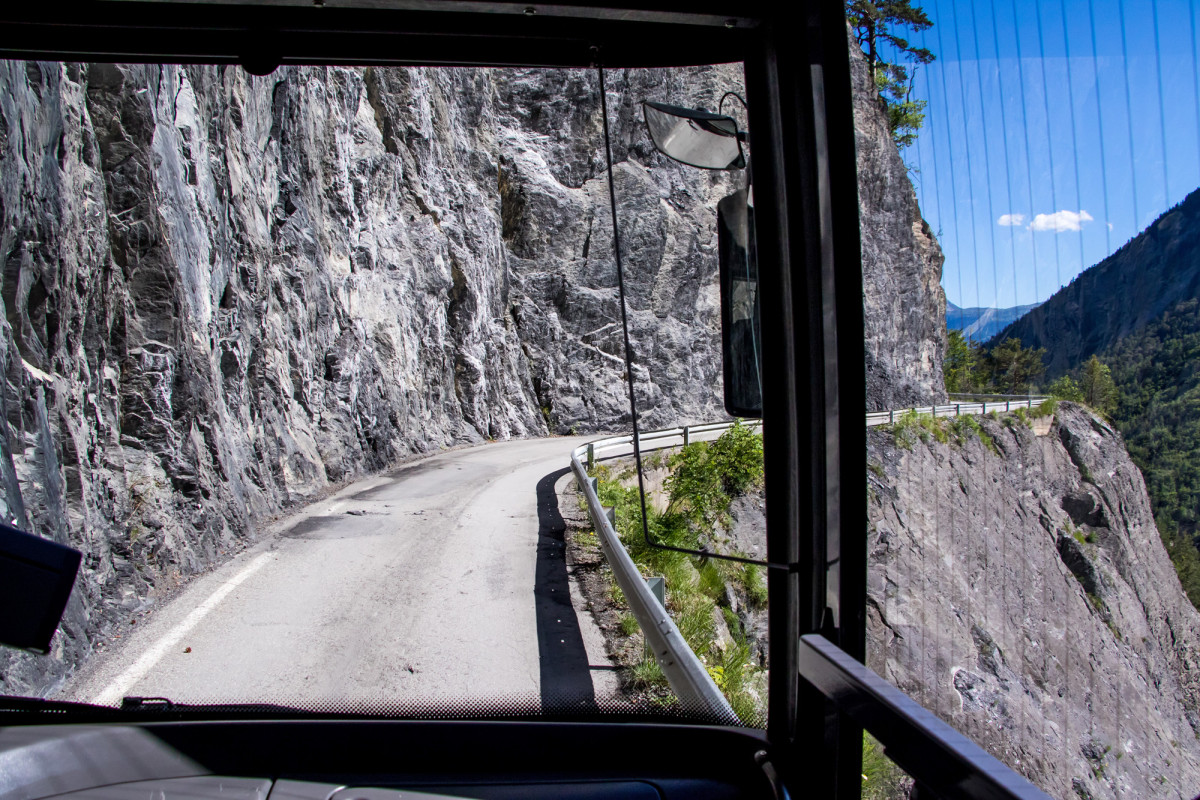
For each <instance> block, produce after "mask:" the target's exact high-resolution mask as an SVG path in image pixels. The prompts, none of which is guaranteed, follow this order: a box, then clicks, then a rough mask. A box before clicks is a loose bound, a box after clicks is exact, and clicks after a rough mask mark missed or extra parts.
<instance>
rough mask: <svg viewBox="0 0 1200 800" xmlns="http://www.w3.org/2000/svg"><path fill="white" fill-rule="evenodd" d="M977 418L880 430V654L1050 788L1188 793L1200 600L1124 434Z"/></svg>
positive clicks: (874, 536) (1198, 763)
mask: <svg viewBox="0 0 1200 800" xmlns="http://www.w3.org/2000/svg"><path fill="white" fill-rule="evenodd" d="M981 422H982V429H983V431H984V434H985V436H986V437H987V439H988V440H990V441H991V442H992V446H993V447H994V451H993V450H992V449H991V448H989V447H988V446H987V445H985V440H984V439H982V438H981V437H980V436H979V435H977V434H976V433H974V432H972V431H970V430H969V429H964V436H963V440H962V442H961V443H959V442H956V441H955V440H954V438H953V435H951V437H950V438H949V440H948V441H947V442H945V443H938V442H937V440H936V439H934V438H932V437H928V438H927V440H926V441H922V440H921V439H920V438H919V436H917V433H918V431H917V430H916V429H909V431H908V432H907V433H906V432H905V431H903V430H900V431H899V432H897V433H892V432H888V431H884V430H872V431H871V432H870V435H869V452H870V460H871V474H870V478H869V480H870V497H871V500H870V506H869V518H870V534H869V546H870V559H871V566H870V572H869V584H870V588H869V593H868V609H869V611H868V614H869V616H868V619H869V631H868V642H869V647H868V649H869V656H868V662H869V664H870V666H871V667H872V668H873V669H875V670H876V671H877V672H879V673H880V674H881V675H884V676H885V677H886V678H887V679H888V680H890V681H891V682H893V683H895V684H896V685H897V686H899V687H900V688H901V689H903V690H904V691H906V692H908V693H909V694H910V695H911V696H913V697H914V698H915V699H917V700H918V701H919V702H921V703H922V704H923V705H925V706H926V707H927V708H929V709H931V710H932V711H934V712H935V713H937V714H938V715H939V716H941V717H942V718H943V719H945V720H946V721H948V722H949V723H950V724H952V725H953V726H954V727H956V728H957V729H958V730H960V731H962V732H964V733H966V734H967V735H968V736H970V737H972V738H973V739H975V741H977V742H979V743H980V744H981V745H983V746H984V747H986V748H987V749H988V750H990V751H991V752H992V753H993V754H994V755H996V756H997V757H998V758H1000V759H1001V760H1003V761H1004V762H1005V763H1007V764H1009V765H1010V766H1012V767H1014V768H1015V769H1017V770H1019V771H1021V772H1023V773H1024V774H1025V775H1026V776H1027V777H1029V778H1030V779H1032V780H1033V781H1034V782H1035V783H1037V784H1038V785H1039V786H1041V787H1042V788H1043V789H1045V790H1046V791H1047V792H1049V793H1050V794H1051V795H1052V796H1054V797H1078V798H1110V797H1111V798H1115V797H1191V796H1192V794H1193V793H1194V792H1195V790H1196V787H1197V786H1200V741H1198V740H1197V733H1198V731H1200V615H1198V614H1197V612H1196V610H1195V608H1193V607H1192V605H1191V603H1190V602H1188V600H1187V598H1186V597H1185V596H1184V594H1183V592H1182V589H1181V588H1180V585H1179V580H1178V578H1177V577H1176V575H1175V571H1174V569H1173V567H1172V565H1171V562H1170V560H1169V558H1168V557H1167V553H1166V551H1165V549H1164V548H1163V545H1162V542H1161V541H1160V539H1159V535H1158V531H1157V530H1156V528H1155V526H1154V518H1153V516H1152V515H1151V511H1150V504H1149V501H1148V499H1147V497H1146V491H1145V484H1144V482H1143V481H1142V476H1141V473H1140V472H1139V471H1138V469H1137V468H1136V467H1135V466H1134V465H1133V463H1132V462H1131V461H1130V460H1129V457H1128V454H1127V453H1126V452H1125V447H1124V444H1123V442H1122V440H1121V437H1120V435H1119V434H1118V433H1116V432H1115V431H1114V430H1113V429H1112V428H1111V427H1109V426H1108V425H1107V424H1105V423H1104V422H1102V421H1101V420H1100V419H1099V418H1097V417H1095V416H1093V415H1092V414H1091V413H1089V412H1087V411H1085V410H1084V409H1083V408H1082V407H1079V406H1075V405H1072V404H1069V403H1061V404H1059V407H1058V412H1057V415H1056V418H1055V419H1054V422H1053V424H1052V425H1049V426H1047V428H1048V433H1046V435H1043V436H1039V435H1037V434H1035V432H1034V431H1033V430H1031V429H1030V427H1028V426H1027V425H1026V424H1024V423H1023V422H1021V421H1020V420H1019V419H1018V418H1017V417H1015V416H1013V417H1010V418H1008V419H1006V420H1004V421H994V420H990V419H987V418H983V419H982V420H981ZM906 444H907V447H906Z"/></svg>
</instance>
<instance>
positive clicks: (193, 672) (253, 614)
mask: <svg viewBox="0 0 1200 800" xmlns="http://www.w3.org/2000/svg"><path fill="white" fill-rule="evenodd" d="M581 441H582V440H581V439H578V438H567V437H562V438H553V439H540V440H530V441H513V442H504V443H493V444H486V445H480V446H477V447H472V448H469V449H461V450H455V451H450V452H445V453H441V454H438V455H435V456H432V457H429V458H426V459H423V460H421V461H418V462H414V463H411V464H408V465H405V466H404V467H401V468H399V469H397V470H395V471H394V472H391V473H388V474H385V475H380V476H376V477H373V478H370V479H366V480H363V481H360V482H358V483H356V484H353V485H351V486H348V487H346V488H345V489H343V490H341V491H339V492H338V493H337V494H335V495H333V496H331V497H329V498H327V499H325V500H322V501H320V502H318V503H314V504H313V505H311V506H308V507H307V508H305V509H304V510H303V511H302V512H300V513H298V514H295V515H293V516H292V517H290V518H288V519H286V520H284V521H282V522H281V523H279V524H277V525H275V526H273V527H272V528H271V529H270V530H269V531H267V532H265V533H264V536H263V540H262V541H260V542H259V543H258V544H256V545H255V546H253V547H252V548H250V549H249V550H247V551H246V552H244V553H242V554H241V555H239V556H238V557H236V558H235V559H233V560H232V561H230V562H229V563H226V564H224V565H223V566H221V567H220V568H218V569H216V570H214V571H213V572H211V573H209V574H206V575H204V576H201V577H200V578H198V579H196V580H194V581H192V582H191V583H190V584H189V585H188V586H186V587H185V588H184V589H183V590H181V591H180V592H179V593H178V594H177V595H176V596H175V597H173V598H172V599H171V600H170V601H169V602H167V603H165V604H164V605H163V606H162V607H161V608H159V609H158V610H157V611H156V612H154V613H153V614H151V615H149V616H148V617H146V618H144V619H141V620H139V623H138V625H137V627H136V628H132V627H131V629H130V631H129V633H127V634H126V635H124V637H123V640H122V641H121V642H120V644H119V646H117V647H113V648H110V649H108V650H106V651H104V652H103V653H101V654H100V655H97V656H96V657H95V658H93V659H92V661H91V662H89V664H87V665H86V667H85V668H84V669H83V670H82V671H81V672H80V673H79V674H78V675H77V676H76V677H75V678H74V679H73V680H72V681H71V682H70V683H69V684H68V685H67V686H66V687H65V688H64V690H63V691H62V692H61V693H60V697H63V698H72V699H78V700H83V701H87V702H100V703H106V704H116V703H119V702H120V701H121V698H122V697H124V696H126V695H138V696H161V697H167V698H170V699H171V700H174V701H178V702H195V703H201V702H274V703H283V704H288V705H296V704H302V705H305V706H309V707H311V706H313V705H314V704H317V703H322V704H326V705H328V704H331V703H342V704H350V705H353V706H357V707H362V706H364V705H365V706H380V705H383V704H387V703H401V704H415V705H427V704H430V703H438V702H442V703H448V704H451V705H453V706H456V707H461V706H462V705H463V704H464V703H468V702H469V703H476V704H479V705H481V706H493V707H494V706H497V705H507V706H508V707H512V705H513V704H521V705H522V706H523V707H526V708H531V709H533V710H536V708H538V707H546V706H549V705H555V704H560V703H568V704H570V705H578V704H580V703H583V704H588V703H592V702H596V701H599V702H602V703H603V702H604V701H606V700H607V699H609V698H611V697H612V696H614V694H615V691H616V690H615V675H614V673H613V672H612V671H611V670H612V668H611V666H610V665H609V663H608V661H607V660H606V658H605V656H604V649H603V640H602V638H601V636H600V633H599V631H598V630H596V629H595V626H594V623H593V622H592V620H591V616H590V615H589V614H588V613H587V612H586V611H581V612H578V613H577V611H576V608H575V606H579V605H581V602H580V601H579V598H578V597H576V603H575V605H574V606H573V604H572V600H571V592H572V588H573V587H572V586H571V582H570V581H569V580H568V577H567V569H566V565H565V563H564V561H563V552H564V548H563V545H562V536H563V533H562V531H563V527H562V519H561V517H560V516H559V513H558V502H559V501H558V497H557V492H556V487H559V488H561V487H562V486H563V485H564V484H565V483H566V482H567V481H569V480H570V472H569V470H568V469H567V465H568V463H569V458H570V451H571V448H573V447H575V446H576V445H577V444H579V443H580V442H581Z"/></svg>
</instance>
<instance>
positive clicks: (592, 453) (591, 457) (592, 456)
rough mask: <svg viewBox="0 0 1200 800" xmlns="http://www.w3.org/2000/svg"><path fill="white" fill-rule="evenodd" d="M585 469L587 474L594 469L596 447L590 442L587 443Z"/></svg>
mask: <svg viewBox="0 0 1200 800" xmlns="http://www.w3.org/2000/svg"><path fill="white" fill-rule="evenodd" d="M587 468H588V472H591V471H592V470H593V469H595V468H596V446H595V445H593V444H592V443H591V442H588V460H587Z"/></svg>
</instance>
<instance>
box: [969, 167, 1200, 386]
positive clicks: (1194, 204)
mask: <svg viewBox="0 0 1200 800" xmlns="http://www.w3.org/2000/svg"><path fill="white" fill-rule="evenodd" d="M1198 295H1200V189H1198V190H1196V191H1193V192H1192V193H1191V194H1189V195H1188V196H1187V197H1186V198H1185V199H1184V200H1183V202H1181V203H1180V204H1179V205H1177V206H1175V207H1174V208H1172V209H1170V210H1168V211H1167V212H1166V213H1164V214H1163V215H1162V216H1160V217H1159V218H1158V219H1157V220H1155V221H1154V222H1153V223H1152V224H1151V225H1150V226H1149V227H1148V228H1146V230H1144V231H1142V232H1141V233H1140V234H1138V235H1137V236H1135V237H1134V238H1133V239H1131V240H1129V242H1127V243H1126V244H1125V245H1124V246H1123V247H1121V248H1120V249H1119V250H1117V252H1115V253H1113V254H1112V255H1111V256H1109V257H1108V258H1106V259H1104V260H1103V261H1101V262H1100V263H1099V264H1096V265H1095V266H1094V267H1091V268H1090V269H1087V270H1084V271H1083V272H1082V273H1081V274H1080V275H1078V276H1077V277H1076V278H1075V280H1073V281H1071V283H1070V284H1069V285H1068V286H1066V287H1064V288H1062V289H1060V290H1058V291H1057V292H1055V294H1054V295H1053V296H1052V297H1050V299H1048V300H1046V302H1044V303H1042V304H1041V305H1040V306H1038V307H1037V308H1035V309H1033V310H1032V311H1030V312H1029V313H1028V314H1026V315H1025V316H1023V317H1021V318H1020V319H1018V320H1016V321H1015V322H1013V323H1012V324H1011V325H1009V326H1008V327H1006V328H1004V329H1003V330H1002V331H1000V332H999V333H997V334H996V336H995V337H993V340H994V341H999V340H1002V339H1006V338H1008V337H1010V336H1012V337H1016V338H1018V339H1020V340H1021V343H1022V344H1024V345H1026V346H1033V347H1044V348H1046V380H1047V381H1049V380H1053V379H1054V378H1056V377H1057V376H1059V375H1062V374H1063V373H1064V372H1067V371H1068V370H1070V369H1073V368H1074V367H1076V366H1077V365H1079V364H1080V363H1082V362H1083V361H1085V360H1086V359H1087V358H1089V357H1090V356H1091V355H1092V354H1094V353H1102V352H1104V351H1105V350H1107V349H1109V348H1110V347H1112V346H1113V345H1114V344H1116V343H1117V342H1118V341H1120V340H1121V339H1123V338H1125V337H1126V336H1128V335H1130V334H1132V333H1135V332H1137V331H1139V330H1141V329H1142V328H1144V327H1145V326H1146V325H1148V324H1149V323H1151V322H1153V321H1154V320H1157V319H1158V318H1160V317H1161V316H1162V315H1163V313H1164V312H1166V311H1168V310H1170V309H1171V308H1174V307H1175V306H1176V305H1178V304H1179V303H1181V302H1183V301H1185V300H1190V299H1192V298H1194V297H1197V296H1198ZM948 316H949V313H947V317H948Z"/></svg>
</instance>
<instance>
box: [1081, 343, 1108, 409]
mask: <svg viewBox="0 0 1200 800" xmlns="http://www.w3.org/2000/svg"><path fill="white" fill-rule="evenodd" d="M1079 383H1080V386H1079V389H1080V391H1081V392H1083V402H1085V403H1087V404H1088V405H1089V406H1091V407H1092V408H1094V409H1096V410H1097V411H1099V412H1101V413H1104V414H1111V413H1112V412H1113V411H1114V410H1115V409H1116V407H1117V385H1116V384H1115V383H1114V382H1113V378H1112V372H1111V371H1110V370H1109V368H1108V366H1107V365H1105V364H1103V363H1101V361H1100V359H1098V358H1096V356H1095V355H1093V356H1092V357H1091V358H1089V359H1088V361H1087V363H1086V364H1084V365H1083V374H1082V375H1081V376H1080V381H1079Z"/></svg>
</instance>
